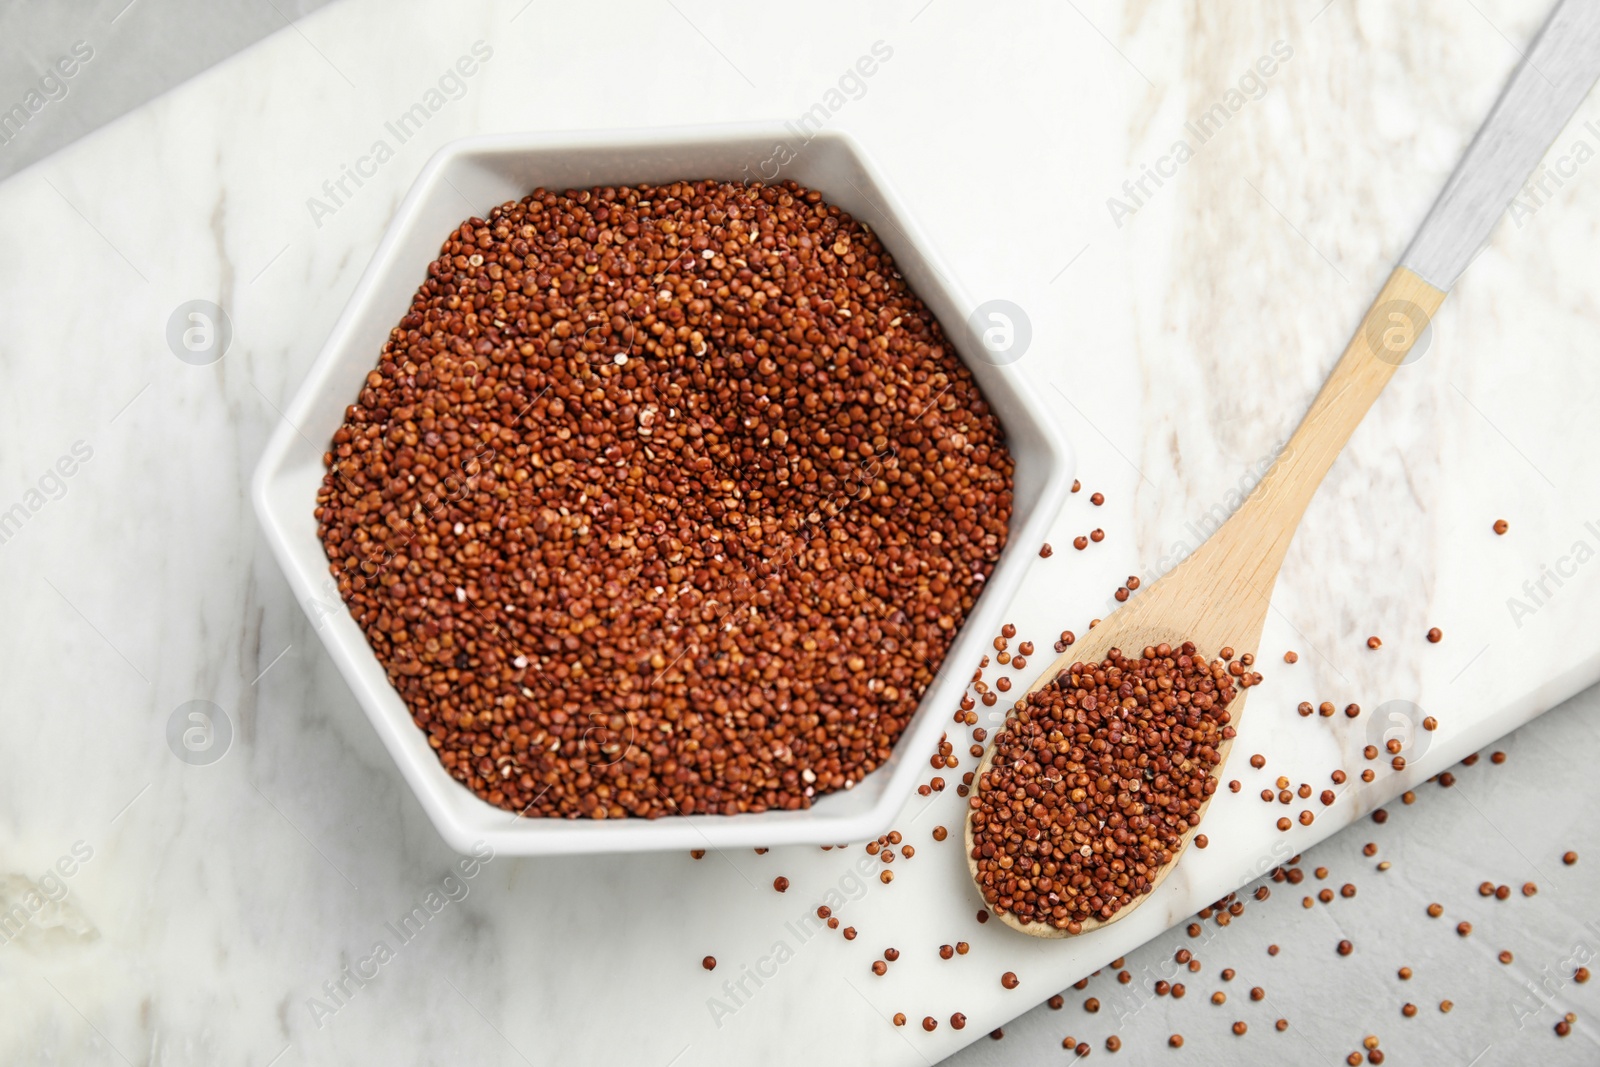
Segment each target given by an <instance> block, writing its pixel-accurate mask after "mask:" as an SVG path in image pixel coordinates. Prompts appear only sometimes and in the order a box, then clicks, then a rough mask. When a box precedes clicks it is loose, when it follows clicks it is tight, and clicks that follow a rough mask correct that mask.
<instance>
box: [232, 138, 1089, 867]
mask: <svg viewBox="0 0 1600 1067" xmlns="http://www.w3.org/2000/svg"><path fill="white" fill-rule="evenodd" d="M700 178H715V179H721V180H755V179H761V180H767V181H771V180H775V179H779V178H793V179H794V180H796V181H798V182H800V183H801V184H802V185H806V186H810V187H812V188H815V189H818V190H820V191H821V192H822V194H823V195H824V196H825V197H826V198H827V199H828V200H829V201H830V202H832V203H834V204H837V205H839V207H840V208H842V209H843V210H845V211H848V212H849V213H850V214H851V215H853V216H855V217H856V218H857V219H859V220H860V221H861V222H863V223H865V224H866V225H868V226H870V227H871V228H872V230H873V231H874V232H875V233H876V234H877V235H878V238H879V239H880V240H881V241H882V242H883V244H884V246H885V247H886V248H887V249H888V250H889V252H890V254H891V255H893V256H894V259H895V263H896V264H897V265H898V267H899V269H900V272H901V274H902V275H903V276H904V277H905V279H906V280H907V282H909V283H910V284H911V286H912V287H913V288H914V289H915V290H916V291H917V293H918V294H919V295H920V296H921V297H922V299H923V301H924V302H925V303H926V304H927V305H928V307H929V309H930V310H931V311H932V312H933V313H934V315H935V316H936V317H937V318H938V320H939V322H940V323H941V324H942V325H943V326H944V328H945V332H946V334H947V335H948V336H949V338H950V340H951V342H952V343H953V344H954V346H955V348H956V350H957V352H958V353H959V354H960V356H961V358H962V360H963V362H965V363H966V365H967V366H968V367H969V368H970V369H971V371H972V373H973V376H974V377H975V378H976V379H977V382H978V385H979V387H980V388H981V389H982V391H983V393H984V396H985V398H986V399H987V400H988V401H989V403H990V405H991V406H992V407H993V409H994V411H995V413H996V414H997V415H998V416H999V418H1000V420H1001V423H1002V425H1003V427H1004V429H1005V433H1006V441H1007V444H1008V446H1009V447H1010V449H1011V452H1012V455H1013V456H1014V458H1015V460H1016V477H1015V507H1014V511H1013V515H1012V520H1011V529H1010V536H1009V540H1008V542H1007V545H1006V548H1005V551H1004V553H1003V554H1002V556H1001V558H1000V561H999V563H998V565H997V566H996V567H995V569H994V573H993V574H992V575H991V576H990V579H989V583H988V586H987V588H986V589H985V590H984V592H983V593H982V594H981V595H980V596H979V598H978V602H977V605H976V607H975V609H974V610H973V612H972V613H971V614H970V615H969V616H968V618H967V621H966V624H965V625H964V626H963V627H962V628H961V631H960V633H959V634H958V635H957V637H956V640H955V642H954V644H953V645H952V646H951V648H950V652H949V654H948V655H947V657H946V659H945V662H944V664H943V665H942V667H941V669H940V671H939V672H938V674H937V676H936V677H935V679H934V681H933V683H932V684H931V685H930V686H929V687H928V689H927V691H926V692H925V693H924V695H923V698H922V702H921V704H920V705H919V706H918V708H917V711H916V714H915V715H914V716H913V718H912V719H911V721H910V723H909V725H908V726H907V728H906V730H905V733H904V734H903V735H902V736H901V738H900V740H899V742H898V743H897V744H896V746H895V750H894V754H893V755H892V756H891V758H890V759H889V761H888V762H887V763H885V764H884V765H883V766H881V767H879V768H878V769H877V770H875V771H873V772H872V773H871V774H869V775H868V776H867V777H866V778H865V779H863V780H862V781H861V782H859V783H858V784H856V785H855V787H854V788H852V789H848V790H844V791H842V792H838V793H834V794H830V795H828V796H825V797H822V798H820V799H819V800H817V801H816V803H815V804H813V805H812V807H811V808H809V809H808V810H805V811H795V812H788V811H773V812H763V813H760V814H749V815H727V816H719V815H696V816H682V817H675V818H674V817H667V818H660V819H606V820H587V819H564V818H532V817H519V816H514V815H511V814H510V813H508V812H506V811H503V810H501V809H499V808H496V807H493V806H492V805H490V804H488V803H486V802H484V801H483V800H480V799H479V798H478V797H477V796H475V795H474V794H473V793H472V792H471V791H470V790H469V789H467V788H466V787H465V786H464V785H462V784H461V783H460V782H457V781H456V780H455V779H453V778H451V777H450V775H449V774H448V773H446V771H445V769H444V767H443V765H442V764H440V762H439V759H438V756H437V755H436V754H435V753H434V751H433V749H431V748H430V747H429V746H428V743H427V740H426V738H425V736H424V734H423V732H422V731H421V730H419V729H418V728H417V726H416V725H415V723H413V721H412V718H411V713H410V712H409V711H408V710H407V708H406V706H405V704H404V702H402V701H401V699H400V696H399V694H398V693H397V692H396V691H395V690H394V688H393V687H392V686H391V685H390V684H389V681H388V678H387V676H386V675H385V673H384V669H383V667H382V666H381V665H380V664H379V662H378V659H377V657H376V656H375V655H374V654H373V652H372V649H371V647H370V646H369V645H368V644H367V641H366V638H365V636H364V635H363V634H362V632H361V630H360V628H359V627H358V626H357V625H356V623H355V620H354V619H353V618H351V616H350V614H349V612H348V611H347V610H346V609H345V607H344V604H343V603H342V602H341V601H340V599H339V596H338V592H337V590H336V588H335V585H334V582H333V579H332V577H331V576H330V574H329V569H328V560H327V557H326V555H324V553H323V548H322V543H321V541H319V540H318V538H317V529H316V521H315V519H314V518H313V517H312V509H313V507H314V506H315V501H316V492H317V487H318V485H319V484H320V483H321V480H322V475H323V466H322V454H323V452H324V451H325V450H326V449H327V447H328V443H329V442H330V440H331V438H332V436H333V432H334V430H335V429H337V428H338V426H339V424H340V422H341V421H342V419H343V417H344V409H345V407H346V406H347V405H348V404H349V403H350V402H351V400H352V399H354V397H355V396H356V395H357V393H358V392H359V391H360V389H361V383H362V380H363V378H364V377H365V376H366V374H367V372H368V371H370V370H372V369H373V367H375V366H376V365H377V359H378V354H379V352H380V351H381V350H382V348H383V344H384V341H385V340H386V339H387V337H388V335H389V330H390V328H391V327H392V326H393V325H394V324H395V323H397V322H398V321H399V320H400V318H401V316H402V315H403V314H404V313H405V311H406V309H407V308H408V307H409V305H410V301H411V297H412V294H413V293H414V292H415V291H416V288H417V286H418V285H420V284H421V283H422V281H423V280H424V278H425V275H426V270H427V266H428V264H429V263H430V262H432V261H433V259H434V258H435V257H436V256H437V255H438V252H439V248H440V246H441V245H442V244H443V242H444V239H445V236H446V235H447V234H448V233H449V232H450V231H451V230H452V229H454V228H455V227H457V226H459V225H460V223H461V221H462V220H463V219H465V218H467V217H469V216H473V215H477V216H484V215H487V214H488V212H489V210H490V209H491V208H493V207H494V206H495V205H497V204H502V203H505V202H506V201H509V200H517V199H521V198H522V197H523V196H525V195H527V194H528V193H529V192H531V191H532V190H533V189H535V188H536V187H539V186H545V187H547V188H554V189H569V188H586V187H590V186H596V185H624V184H636V183H639V182H666V181H671V180H674V179H700ZM954 277H955V275H954V273H953V272H952V271H951V270H950V268H949V267H948V266H947V265H946V264H945V262H944V261H943V260H942V259H940V257H939V256H938V254H937V253H936V252H935V251H934V250H933V247H932V244H931V242H930V241H929V240H928V236H927V234H926V233H925V232H924V231H923V229H922V227H921V226H919V225H918V224H917V222H916V220H915V219H914V218H913V217H912V216H911V214H910V212H908V211H907V210H906V206H905V204H904V203H903V202H902V201H901V199H900V197H899V196H898V195H897V194H896V192H895V190H894V188H893V187H892V186H891V185H890V183H889V182H888V180H887V179H886V178H885V177H884V176H883V174H882V172H881V171H880V170H879V169H878V167H877V166H875V165H874V163H873V162H872V160H871V159H870V158H869V156H868V155H867V153H866V152H865V151H864V150H863V149H862V148H861V146H860V145H859V144H857V143H856V141H855V140H853V139H852V138H851V137H849V136H848V135H846V134H844V133H841V132H837V131H831V130H825V131H821V132H818V133H816V134H813V135H811V136H810V137H809V138H805V139H802V135H800V134H798V133H797V132H796V131H795V130H794V129H793V128H792V126H788V125H780V124H777V123H773V124H768V125H741V126H723V127H693V128H682V129H667V130H641V131H617V132H580V133H540V134H495V135H488V136H478V137H470V138H466V139H463V140H459V141H455V142H452V143H450V144H448V145H446V146H445V147H443V148H442V149H440V150H439V151H438V152H437V153H436V154H435V155H434V157H433V158H432V159H431V160H429V161H428V163H427V165H426V166H425V167H423V169H422V173H421V174H420V175H419V176H418V178H417V180H416V182H415V184H414V185H413V186H412V187H411V191H410V192H409V194H408V195H407V196H406V198H405V200H404V201H403V202H402V203H401V205H400V207H399V209H398V211H397V212H396V214H395V217H394V220H393V222H391V223H390V225H389V229H388V232H387V233H386V234H384V236H383V239H382V241H381V242H380V243H379V245H378V249H377V252H376V253H375V254H374V255H373V257H372V262H371V263H370V264H369V265H368V267H367V270H366V273H365V274H363V275H362V277H361V281H360V282H359V284H357V286H356V289H355V292H354V294H353V295H352V296H351V298H350V303H349V306H348V307H346V308H345V310H344V313H343V315H341V316H340V318H339V321H338V323H337V325H335V327H334V330H333V334H332V336H330V337H329V338H328V341H327V344H326V345H325V346H324V347H323V349H322V353H321V355H320V356H319V357H318V358H317V361H316V363H315V365H314V366H313V367H312V368H311V372H310V375H309V376H308V377H307V379H306V381H305V384H304V385H302V386H301V387H300V391H299V393H298V394H297V395H296V396H295V398H294V401H293V403H292V404H291V405H290V406H289V408H288V410H287V412H286V415H287V418H286V420H285V421H284V422H283V423H282V424H280V425H279V427H278V428H277V430H276V431H275V433H274V434H273V436H272V439H271V441H270V442H269V443H268V444H267V448H266V451H265V453H264V454H263V455H262V458H261V462H260V465H259V466H258V467H257V469H256V473H255V478H254V481H253V484H252V498H253V500H254V503H255V508H256V514H257V516H258V517H259V519H260V521H261V526H262V529H263V530H264V531H265V533H266V537H267V540H268V542H269V543H270V544H271V546H272V551H273V553H274V554H275V555H276V556H277V559H278V562H279V564H280V565H281V566H282V568H283V571H284V574H285V576H286V577H287V578H288V580H289V584H290V586H291V587H292V588H293V590H294V594H295V597H296V599H297V600H299V601H300V604H301V606H302V607H303V608H304V609H305V611H306V613H307V615H308V616H309V617H310V618H311V621H312V623H313V626H314V627H315V629H316V631H317V633H318V635H319V636H320V637H321V639H322V641H323V643H324V644H325V645H326V646H327V648H328V653H329V655H331V656H332V657H333V660H334V662H335V663H336V664H337V665H338V667H339V670H340V672H341V673H342V674H343V675H344V678H345V680H346V682H348V683H349V685H350V688H351V689H352V690H353V691H354V693H355V695H356V697H357V699H358V700H359V701H360V703H361V706H362V708H363V709H364V710H365V711H366V713H367V717H368V718H369V719H371V720H372V725H373V727H374V728H375V729H376V730H377V731H378V735H379V737H380V738H382V740H383V743H384V745H385V747H387V748H388V750H389V753H390V755H392V756H393V757H394V761H395V763H396V764H397V765H398V766H399V768H400V772H401V774H402V775H403V776H404V777H405V779H406V781H407V782H408V783H409V784H410V786H411V788H412V789H413V790H414V791H415V792H416V795H417V799H418V800H419V801H421V803H422V807H423V809H424V810H425V811H426V812H427V813H428V816H429V818H430V819H431V820H432V821H433V824H434V826H435V827H436V828H437V829H438V831H439V833H440V835H441V836H442V837H443V838H444V839H445V841H446V842H448V843H449V844H450V845H451V847H453V848H455V849H457V850H458V851H463V852H465V851H467V850H469V849H470V848H472V846H473V845H474V844H475V843H477V842H480V841H481V842H485V843H487V844H489V845H491V846H492V847H493V848H494V849H495V850H496V852H497V853H501V854H505V855H556V854H563V853H602V852H642V851H652V850H662V849H695V848H727V847H752V846H761V847H764V846H772V845H785V844H811V845H825V844H841V843H845V842H849V841H859V840H862V839H865V838H871V837H875V836H877V835H878V834H880V833H882V832H884V831H885V830H886V829H887V828H888V826H889V823H890V821H891V820H892V819H893V818H894V816H895V814H896V813H897V812H898V811H899V810H900V808H901V806H902V805H903V804H904V803H905V801H906V800H907V798H908V797H910V796H911V794H912V792H913V791H914V790H915V788H916V785H917V779H918V778H919V777H920V776H921V775H922V774H925V773H926V768H927V757H928V754H929V753H931V752H932V751H933V750H934V749H935V748H936V746H937V745H938V741H939V736H940V733H941V732H942V731H943V730H944V729H945V724H946V723H947V722H948V721H949V716H950V714H951V713H952V712H953V711H954V710H955V708H956V706H957V704H958V703H959V701H960V699H961V694H962V691H963V690H964V689H965V687H966V683H967V681H968V680H969V678H970V677H971V670H972V668H973V666H974V665H975V664H976V663H977V661H978V659H979V657H980V656H982V655H983V652H984V649H985V647H986V645H987V644H988V642H989V640H990V639H991V635H992V634H994V633H995V632H997V631H998V629H999V626H1000V624H1001V621H1002V620H1001V614H1002V613H1003V612H1004V611H1005V609H1006V607H1007V605H1008V604H1009V603H1010V601H1011V598H1012V597H1013V596H1014V595H1015V594H1016V593H1017V590H1018V588H1019V586H1020V585H1021V582H1022V576H1023V573H1024V572H1025V571H1026V570H1027V567H1028V562H1029V559H1030V557H1032V556H1034V555H1036V553H1037V552H1038V549H1039V546H1040V544H1041V543H1042V541H1043V539H1044V537H1045V534H1046V532H1047V531H1048V530H1049V528H1050V524H1051V522H1052V521H1053V520H1054V518H1055V515H1056V513H1057V511H1058V510H1059V509H1060V507H1061V503H1062V501H1063V500H1064V499H1065V497H1066V494H1067V492H1068V487H1069V485H1070V483H1071V480H1072V474H1073V457H1072V452H1071V449H1070V448H1069V446H1068V445H1067V442H1066V440H1065V438H1064V437H1063V435H1062V434H1061V432H1060V429H1059V427H1058V426H1057V424H1056V422H1055V421H1054V420H1053V419H1052V418H1051V416H1050V414H1049V413H1048V412H1047V411H1046V410H1045V409H1044V406H1043V404H1042V403H1041V401H1040V400H1039V389H1038V388H1037V385H1036V383H1034V382H1033V381H1031V380H1030V379H1029V377H1028V376H1027V374H1026V373H1025V372H1024V371H1023V370H1022V368H1021V367H1019V366H1017V365H1016V364H1015V363H1012V364H1009V365H997V361H996V360H995V359H994V358H992V357H990V356H989V354H988V352H987V350H986V349H985V348H984V347H983V343H982V341H981V340H980V338H979V337H978V335H977V334H976V332H975V331H974V329H973V328H972V327H971V326H970V325H969V324H968V318H969V315H971V314H972V312H973V311H974V308H975V305H974V303H973V301H972V300H971V299H970V298H969V297H968V296H967V294H966V292H965V291H964V290H963V289H962V288H961V287H960V286H959V285H958V284H957V283H956V281H955V280H954Z"/></svg>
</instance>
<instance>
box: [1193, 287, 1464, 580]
mask: <svg viewBox="0 0 1600 1067" xmlns="http://www.w3.org/2000/svg"><path fill="white" fill-rule="evenodd" d="M1444 298H1445V294H1444V292H1443V291H1442V290H1440V289H1436V288H1434V287H1433V286H1432V285H1429V284H1428V283H1427V282H1425V281H1423V280H1422V279H1421V278H1420V277H1418V276H1417V275H1416V274H1414V273H1413V272H1412V271H1411V270H1410V269H1408V268H1406V267H1396V268H1395V269H1394V272H1393V273H1392V274H1390V275H1389V280H1388V281H1387V282H1385V283H1384V286H1383V288H1382V289H1381V290H1380V291H1379V293H1378V296H1377V298H1376V299H1375V300H1373V302H1372V306H1371V307H1369V308H1368V309H1367V313H1366V315H1365V316H1364V317H1363V318H1362V320H1361V325H1360V326H1359V327H1357V328H1356V332H1355V335H1354V336H1353V337H1351V338H1350V343H1349V344H1348V345H1346V346H1345V350H1344V354H1343V355H1342V356H1340V357H1339V362H1338V363H1337V364H1336V365H1335V366H1334V368H1333V373H1331V374H1329V375H1328V379H1327V381H1325V382H1324V383H1323V385H1322V389H1321V390H1320V391H1319V392H1318V393H1317V397H1316V399H1315V400H1313V401H1312V402H1311V407H1310V409H1309V410H1307V412H1306V414H1305V417H1304V418H1303V419H1301V420H1300V425H1299V426H1298V427H1296V429H1295V431H1294V434H1293V435H1292V436H1290V438H1289V440H1288V443H1287V444H1285V445H1284V449H1283V452H1282V453H1281V454H1280V455H1279V456H1278V459H1277V462H1275V463H1274V464H1273V466H1272V469H1271V470H1269V471H1268V472H1267V474H1266V475H1265V476H1264V477H1263V478H1262V479H1261V482H1260V484H1258V485H1257V486H1256V489H1255V492H1253V493H1251V494H1250V497H1249V499H1248V500H1246V501H1245V502H1244V504H1243V505H1242V506H1241V507H1240V508H1239V514H1238V515H1237V516H1235V518H1236V519H1238V520H1239V521H1238V522H1231V521H1230V522H1229V523H1228V525H1229V526H1231V527H1233V528H1234V529H1235V530H1238V531H1240V532H1241V533H1242V532H1244V531H1249V533H1248V535H1247V536H1244V537H1240V538H1239V539H1238V542H1239V543H1238V544H1236V545H1233V546H1231V547H1233V548H1234V550H1235V551H1237V552H1238V553H1239V555H1238V557H1237V559H1238V561H1239V563H1240V565H1241V570H1242V571H1248V572H1253V573H1252V574H1246V575H1245V577H1246V578H1247V580H1249V579H1251V578H1254V579H1255V580H1253V581H1252V583H1251V584H1252V585H1255V586H1256V587H1257V588H1261V586H1262V585H1263V584H1265V585H1266V586H1269V587H1270V584H1271V582H1272V579H1273V578H1274V577H1275V576H1276V575H1277V573H1278V568H1279V566H1281V565H1282V563H1283V557H1284V554H1285V553H1287V552H1288V550H1289V542H1290V541H1291V540H1292V539H1293V537H1294V531H1295V528H1296V527H1297V526H1299V525H1300V517H1301V515H1302V514H1303V513H1304V512H1305V509H1306V505H1307V504H1309V503H1310V502H1311V497H1312V496H1313V495H1314V494H1315V493H1316V491H1317V486H1318V485H1320V484H1321V483H1322V478H1323V475H1325V474H1327V473H1328V468H1329V467H1331V466H1333V461H1334V460H1335V459H1337V458H1338V456H1339V452H1340V451H1341V450H1342V449H1343V448H1344V445H1345V442H1346V441H1348V440H1349V439H1350V435H1351V434H1352V433H1354V432H1355V429H1356V427H1357V426H1359V425H1360V424H1361V420H1362V418H1364V417H1365V416H1366V414H1367V410H1368V409H1369V408H1371V407H1372V402H1373V401H1374V400H1376V399H1377V398H1378V394H1379V393H1381V392H1382V391H1383V387H1384V386H1385V385H1388V384H1389V379H1390V378H1392V377H1393V376H1394V372H1395V370H1396V368H1398V367H1399V366H1400V365H1401V364H1403V363H1405V362H1406V357H1407V356H1408V355H1409V354H1410V353H1411V351H1412V346H1414V345H1415V344H1416V342H1417V340H1418V338H1420V337H1421V336H1422V333H1423V331H1424V330H1425V329H1426V328H1427V326H1428V323H1429V322H1430V321H1431V320H1432V319H1433V316H1434V313H1435V312H1437V311H1438V310H1439V306H1440V305H1441V304H1443V303H1444ZM1219 532H1220V531H1219ZM1230 554H1232V553H1230ZM1251 559H1254V560H1255V561H1256V562H1254V563H1252V564H1246V563H1245V562H1244V561H1246V560H1251Z"/></svg>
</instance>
